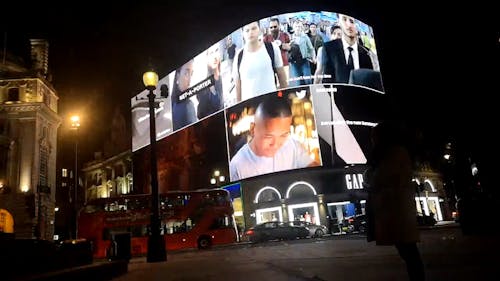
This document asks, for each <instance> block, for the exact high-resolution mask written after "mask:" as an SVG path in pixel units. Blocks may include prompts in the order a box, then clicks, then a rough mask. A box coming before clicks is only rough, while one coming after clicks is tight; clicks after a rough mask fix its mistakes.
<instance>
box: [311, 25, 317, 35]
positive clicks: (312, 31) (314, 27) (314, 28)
mask: <svg viewBox="0 0 500 281" xmlns="http://www.w3.org/2000/svg"><path fill="white" fill-rule="evenodd" d="M309 30H310V31H311V34H312V35H316V32H317V26H316V25H315V24H311V25H310V26H309Z"/></svg>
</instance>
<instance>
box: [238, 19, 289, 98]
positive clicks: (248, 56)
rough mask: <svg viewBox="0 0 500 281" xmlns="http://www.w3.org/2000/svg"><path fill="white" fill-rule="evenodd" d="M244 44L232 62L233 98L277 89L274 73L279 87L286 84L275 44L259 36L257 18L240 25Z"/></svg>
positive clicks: (251, 95)
mask: <svg viewBox="0 0 500 281" xmlns="http://www.w3.org/2000/svg"><path fill="white" fill-rule="evenodd" d="M242 34H243V39H244V41H245V45H244V47H243V49H242V50H240V52H239V53H238V54H237V56H236V59H235V61H234V66H233V76H234V81H235V82H236V100H237V101H243V100H246V99H249V98H252V97H255V96H259V95H262V94H267V93H270V92H273V91H276V90H277V86H276V81H275V74H274V73H276V74H277V76H278V81H279V85H280V88H285V87H287V81H286V75H285V71H284V70H283V60H282V58H281V53H280V50H279V48H278V47H277V46H276V45H275V44H272V43H263V42H262V41H261V40H259V35H260V26H259V23H258V22H257V21H255V22H251V23H249V24H247V25H245V26H243V28H242Z"/></svg>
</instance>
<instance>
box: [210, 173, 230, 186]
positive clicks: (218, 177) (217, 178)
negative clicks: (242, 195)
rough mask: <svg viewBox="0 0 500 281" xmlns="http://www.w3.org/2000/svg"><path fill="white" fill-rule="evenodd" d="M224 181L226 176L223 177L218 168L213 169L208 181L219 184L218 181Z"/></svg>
mask: <svg viewBox="0 0 500 281" xmlns="http://www.w3.org/2000/svg"><path fill="white" fill-rule="evenodd" d="M225 181H226V177H224V175H221V173H220V171H219V170H215V171H214V173H213V175H212V178H211V179H210V183H211V184H214V185H215V184H217V185H218V184H219V183H223V182H225Z"/></svg>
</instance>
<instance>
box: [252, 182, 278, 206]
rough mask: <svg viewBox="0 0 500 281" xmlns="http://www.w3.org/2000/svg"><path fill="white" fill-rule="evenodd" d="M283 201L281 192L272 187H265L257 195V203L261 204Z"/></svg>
mask: <svg viewBox="0 0 500 281" xmlns="http://www.w3.org/2000/svg"><path fill="white" fill-rule="evenodd" d="M280 199H281V194H280V192H279V191H278V190H277V189H276V188H274V187H272V186H266V187H263V188H261V189H260V190H259V192H257V195H255V200H254V202H255V203H260V202H272V201H279V200H280Z"/></svg>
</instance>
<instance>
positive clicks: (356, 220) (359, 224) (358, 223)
mask: <svg viewBox="0 0 500 281" xmlns="http://www.w3.org/2000/svg"><path fill="white" fill-rule="evenodd" d="M345 220H346V223H345V224H346V225H347V232H362V233H363V232H366V230H367V228H368V226H367V222H366V215H365V214H363V215H355V216H352V217H348V218H346V219H345Z"/></svg>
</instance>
